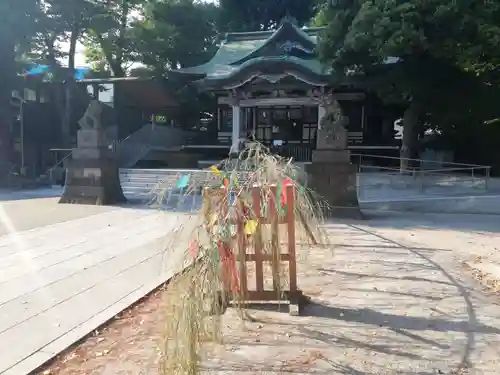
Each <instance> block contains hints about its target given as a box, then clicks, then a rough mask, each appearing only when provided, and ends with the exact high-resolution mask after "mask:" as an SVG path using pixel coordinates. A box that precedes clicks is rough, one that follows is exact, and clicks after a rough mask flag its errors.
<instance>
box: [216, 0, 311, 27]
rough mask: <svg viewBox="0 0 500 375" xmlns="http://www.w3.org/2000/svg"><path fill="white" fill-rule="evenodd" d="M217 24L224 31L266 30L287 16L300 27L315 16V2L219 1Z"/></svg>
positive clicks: (291, 0) (309, 0)
mask: <svg viewBox="0 0 500 375" xmlns="http://www.w3.org/2000/svg"><path fill="white" fill-rule="evenodd" d="M219 4H220V18H219V24H220V27H221V30H224V31H257V30H268V29H272V28H273V27H275V26H276V25H277V24H279V22H280V20H281V19H282V18H283V17H285V16H287V15H289V16H291V17H293V18H295V19H296V20H297V22H298V23H299V24H300V25H304V24H308V23H309V22H310V21H311V18H312V17H313V16H314V14H315V5H316V0H245V1H241V0H220V1H219Z"/></svg>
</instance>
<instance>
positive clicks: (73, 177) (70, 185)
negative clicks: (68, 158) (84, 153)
mask: <svg viewBox="0 0 500 375" xmlns="http://www.w3.org/2000/svg"><path fill="white" fill-rule="evenodd" d="M126 201H127V198H125V196H124V195H123V190H122V187H121V185H120V172H119V169H118V166H117V165H116V163H115V161H114V160H110V159H100V160H84V161H83V160H74V161H73V162H72V163H71V164H70V166H69V168H68V171H67V173H66V186H65V188H64V192H63V195H62V197H61V199H60V200H59V203H71V204H89V205H102V206H107V205H113V204H117V203H125V202H126Z"/></svg>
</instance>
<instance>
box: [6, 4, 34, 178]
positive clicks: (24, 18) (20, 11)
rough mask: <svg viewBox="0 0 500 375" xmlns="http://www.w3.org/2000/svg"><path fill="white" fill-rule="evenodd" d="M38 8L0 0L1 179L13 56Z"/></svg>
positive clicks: (12, 85)
mask: <svg viewBox="0 0 500 375" xmlns="http://www.w3.org/2000/svg"><path fill="white" fill-rule="evenodd" d="M39 11H40V3H39V1H38V0H2V1H0V14H2V15H3V17H2V22H0V54H1V56H2V58H1V59H0V179H1V178H2V177H3V175H5V173H6V171H7V170H8V164H9V161H10V160H9V159H10V155H9V153H10V150H11V145H10V142H11V141H10V126H11V123H12V112H11V99H12V91H13V90H14V89H15V88H16V86H17V83H18V78H17V77H18V76H17V74H18V69H17V68H18V65H17V63H16V57H17V56H18V51H19V49H20V47H21V45H22V44H23V43H24V42H25V40H26V39H27V38H29V37H30V36H31V35H33V34H34V32H35V29H36V18H37V15H38V13H39Z"/></svg>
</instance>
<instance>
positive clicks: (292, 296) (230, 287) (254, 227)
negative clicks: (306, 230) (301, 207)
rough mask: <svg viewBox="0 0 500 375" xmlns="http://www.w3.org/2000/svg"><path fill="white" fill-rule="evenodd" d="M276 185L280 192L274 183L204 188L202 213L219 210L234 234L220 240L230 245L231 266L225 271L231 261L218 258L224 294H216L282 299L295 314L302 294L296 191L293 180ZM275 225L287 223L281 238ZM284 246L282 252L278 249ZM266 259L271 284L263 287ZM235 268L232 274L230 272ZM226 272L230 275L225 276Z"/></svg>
mask: <svg viewBox="0 0 500 375" xmlns="http://www.w3.org/2000/svg"><path fill="white" fill-rule="evenodd" d="M279 190H282V191H281V192H279V191H278V188H277V187H276V186H269V187H260V186H259V187H253V188H251V191H249V190H245V191H243V190H242V189H228V188H226V187H222V188H217V189H213V188H212V189H210V188H206V189H205V190H204V200H205V204H206V205H207V206H206V210H205V216H206V217H207V216H210V215H214V214H215V215H219V217H222V218H224V220H223V221H224V223H225V225H227V223H230V224H229V225H231V226H232V227H233V231H232V232H233V234H232V235H231V238H230V240H228V241H226V244H225V245H224V246H227V247H226V248H227V249H229V248H230V249H231V252H232V253H231V256H232V257H233V258H232V259H233V266H232V267H233V268H234V271H230V270H229V268H230V266H229V265H228V266H227V267H226V266H225V264H228V263H227V262H225V261H224V260H222V262H221V264H222V267H221V268H222V269H221V273H222V280H224V281H223V284H224V285H223V290H222V291H221V294H226V297H225V298H222V295H221V300H224V301H227V302H228V303H232V304H239V305H242V304H243V305H258V304H259V303H260V304H262V303H264V304H269V303H277V304H279V303H282V302H285V303H288V304H289V306H290V314H291V315H299V314H300V312H301V310H302V306H303V305H304V304H305V303H306V302H307V300H306V298H305V297H304V296H303V294H302V292H301V291H300V290H299V289H298V287H297V259H296V236H295V219H296V218H295V203H296V196H297V195H296V189H295V187H294V186H285V187H283V189H279ZM277 195H280V196H277ZM231 200H232V202H231ZM249 227H250V228H249ZM280 227H281V228H283V227H286V233H287V235H286V238H283V239H280ZM234 229H235V230H234ZM264 232H265V233H264ZM219 248H220V247H219ZM283 249H286V252H282V250H283ZM221 259H222V256H221ZM250 264H252V267H251V268H252V270H254V273H255V289H249V287H248V276H249V275H248V273H249V269H250V267H249V265H250ZM284 264H286V265H287V267H286V266H284ZM265 265H268V266H269V267H268V268H270V269H271V271H272V289H268V290H266V288H265V277H264V276H265V275H264V266H265ZM284 268H285V269H287V271H288V272H286V273H287V275H286V276H287V277H286V285H282V283H281V282H282V281H283V279H285V278H284V277H281V276H282V273H284V272H283V269H284ZM235 273H237V276H231V275H230V274H235ZM231 278H232V280H233V281H230V280H229V279H231ZM235 279H236V280H237V281H236V283H237V286H236V288H237V290H235V285H234V280H235Z"/></svg>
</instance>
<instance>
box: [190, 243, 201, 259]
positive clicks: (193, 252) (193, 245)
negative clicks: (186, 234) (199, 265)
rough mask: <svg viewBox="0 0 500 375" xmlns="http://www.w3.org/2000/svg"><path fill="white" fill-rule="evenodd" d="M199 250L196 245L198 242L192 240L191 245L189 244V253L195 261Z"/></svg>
mask: <svg viewBox="0 0 500 375" xmlns="http://www.w3.org/2000/svg"><path fill="white" fill-rule="evenodd" d="M199 249H200V245H199V244H198V241H195V240H192V241H191V243H190V244H189V253H190V254H191V256H192V257H193V259H196V257H197V256H198V250H199Z"/></svg>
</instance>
